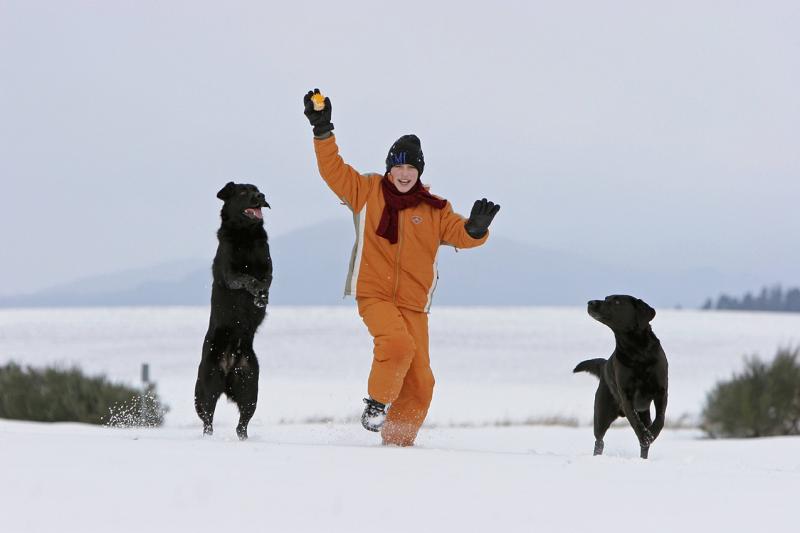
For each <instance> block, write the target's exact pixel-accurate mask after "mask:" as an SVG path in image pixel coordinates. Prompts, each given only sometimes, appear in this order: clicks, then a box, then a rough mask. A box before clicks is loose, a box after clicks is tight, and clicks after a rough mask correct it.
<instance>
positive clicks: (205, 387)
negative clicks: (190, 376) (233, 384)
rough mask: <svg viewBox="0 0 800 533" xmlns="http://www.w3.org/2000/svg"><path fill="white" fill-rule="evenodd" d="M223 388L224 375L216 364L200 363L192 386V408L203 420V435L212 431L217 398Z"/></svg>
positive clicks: (210, 433)
mask: <svg viewBox="0 0 800 533" xmlns="http://www.w3.org/2000/svg"><path fill="white" fill-rule="evenodd" d="M224 388H225V375H224V374H223V372H222V369H221V368H219V367H218V366H217V365H206V364H205V361H204V362H202V363H200V368H199V369H198V371H197V383H196V384H195V386H194V408H195V411H197V416H199V417H200V420H202V421H203V435H212V434H213V433H214V411H215V410H216V408H217V400H218V399H219V397H220V395H221V394H222V391H223V389H224Z"/></svg>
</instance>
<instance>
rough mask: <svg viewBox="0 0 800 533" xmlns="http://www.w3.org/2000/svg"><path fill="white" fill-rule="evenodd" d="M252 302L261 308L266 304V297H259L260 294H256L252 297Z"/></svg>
mask: <svg viewBox="0 0 800 533" xmlns="http://www.w3.org/2000/svg"><path fill="white" fill-rule="evenodd" d="M253 304H254V305H255V306H256V307H258V308H260V309H263V308H265V307H266V306H267V299H266V298H264V297H261V296H256V297H255V298H254V299H253Z"/></svg>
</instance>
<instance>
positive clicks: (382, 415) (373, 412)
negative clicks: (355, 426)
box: [361, 397, 386, 431]
mask: <svg viewBox="0 0 800 533" xmlns="http://www.w3.org/2000/svg"><path fill="white" fill-rule="evenodd" d="M364 403H365V404H367V406H366V407H365V408H364V414H362V415H361V425H362V426H364V429H366V430H367V431H380V430H381V428H382V427H383V422H384V421H385V420H386V405H385V404H382V403H381V402H376V401H375V400H373V399H372V398H369V397H367V398H364Z"/></svg>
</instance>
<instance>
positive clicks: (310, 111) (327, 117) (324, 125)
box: [303, 89, 333, 137]
mask: <svg viewBox="0 0 800 533" xmlns="http://www.w3.org/2000/svg"><path fill="white" fill-rule="evenodd" d="M315 94H319V89H314V90H313V91H308V93H306V95H305V96H304V97H303V104H304V105H305V109H304V110H303V114H304V115H305V116H306V118H307V119H308V121H309V122H310V123H311V125H312V126H314V137H323V136H327V134H328V133H329V132H330V131H333V124H332V123H331V111H332V108H331V99H330V98H328V97H327V96H326V97H325V107H324V108H322V110H321V111H314V102H313V101H312V100H311V97H312V96H314V95H315Z"/></svg>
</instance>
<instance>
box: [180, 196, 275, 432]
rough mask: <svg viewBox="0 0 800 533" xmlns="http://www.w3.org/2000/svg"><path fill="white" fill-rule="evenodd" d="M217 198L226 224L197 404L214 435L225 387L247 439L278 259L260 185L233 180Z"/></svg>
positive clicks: (221, 233) (216, 261)
mask: <svg viewBox="0 0 800 533" xmlns="http://www.w3.org/2000/svg"><path fill="white" fill-rule="evenodd" d="M217 198H219V199H220V200H222V201H223V202H224V204H223V206H222V212H221V213H220V216H221V218H222V224H221V226H220V228H219V231H217V239H218V240H219V246H218V247H217V255H216V256H215V257H214V265H213V267H212V271H213V274H214V283H213V286H212V289H211V319H210V320H209V324H208V332H207V333H206V338H205V341H204V342H203V358H202V359H201V361H200V367H199V368H198V371H197V384H196V385H195V389H194V406H195V410H196V411H197V415H198V416H199V417H200V419H201V420H202V421H203V434H204V435H211V434H212V433H213V432H214V427H213V422H214V410H215V408H216V405H217V400H218V399H219V397H220V395H221V394H222V393H223V392H224V393H225V394H226V395H227V396H228V398H229V399H230V400H232V401H234V402H236V405H237V406H238V407H239V424H238V425H237V426H236V434H237V435H238V436H239V438H240V439H242V440H244V439H246V438H247V424H248V423H249V422H250V419H251V418H252V417H253V413H255V411H256V403H257V401H258V359H256V354H255V352H254V351H253V337H254V336H255V333H256V330H257V329H258V326H259V325H260V324H261V322H262V321H263V320H264V316H265V315H266V307H267V303H268V301H269V287H270V284H271V283H272V259H271V258H270V255H269V244H268V243H267V232H266V231H264V218H263V215H262V213H261V208H262V207H269V204H268V203H267V201H266V199H265V198H264V195H263V194H262V193H260V192H259V191H258V189H257V188H256V187H255V186H253V185H244V184H236V183H233V182H229V183H228V184H227V185H225V187H223V188H222V190H220V191H219V192H218V193H217Z"/></svg>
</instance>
